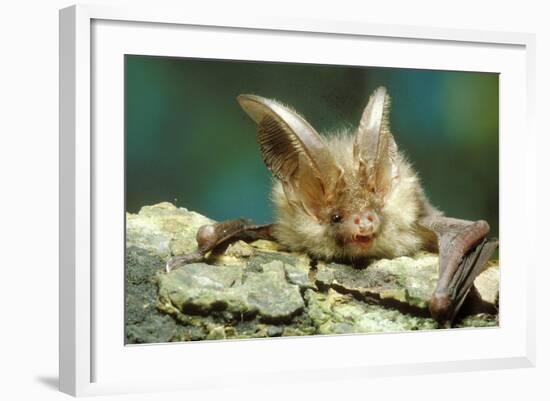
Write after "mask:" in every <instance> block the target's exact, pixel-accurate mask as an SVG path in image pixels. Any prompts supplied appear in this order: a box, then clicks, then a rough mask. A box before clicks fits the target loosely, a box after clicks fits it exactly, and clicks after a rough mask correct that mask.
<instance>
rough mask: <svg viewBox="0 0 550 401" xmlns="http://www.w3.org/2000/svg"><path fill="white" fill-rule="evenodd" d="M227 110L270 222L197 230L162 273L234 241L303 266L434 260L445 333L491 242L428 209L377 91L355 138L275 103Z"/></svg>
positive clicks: (436, 301)
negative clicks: (241, 135)
mask: <svg viewBox="0 0 550 401" xmlns="http://www.w3.org/2000/svg"><path fill="white" fill-rule="evenodd" d="M237 100H238V102H239V104H240V106H241V107H242V108H243V110H244V111H245V112H246V113H247V114H248V115H249V116H250V117H251V118H252V120H254V121H255V122H256V123H257V140H258V144H259V147H260V151H261V154H262V157H263V160H264V163H265V165H266V166H267V167H268V169H269V170H270V171H271V173H272V174H273V176H274V178H275V182H274V185H273V191H272V199H273V204H274V207H275V211H276V221H275V222H274V223H273V224H267V225H254V224H253V223H252V222H250V221H247V220H244V219H238V220H229V221H225V222H220V223H214V224H208V225H205V226H202V227H200V229H199V230H198V232H197V243H198V249H197V250H196V251H195V252H192V253H190V254H187V255H183V256H178V257H174V258H172V259H171V260H169V261H168V263H167V271H169V270H170V269H173V268H175V267H177V266H180V265H183V264H186V263H191V262H194V261H198V260H201V259H202V258H204V256H205V255H206V254H207V253H208V252H210V251H212V250H213V249H215V248H216V247H218V246H220V245H221V244H224V243H227V242H228V241H234V240H237V239H245V240H254V239H260V238H263V239H271V240H275V241H277V242H278V243H280V244H281V245H282V246H283V247H285V248H287V249H288V250H290V251H299V252H305V253H307V254H309V255H310V256H311V257H312V258H313V259H317V260H327V261H331V260H339V261H348V262H350V263H354V262H356V261H358V260H365V259H366V258H367V259H370V258H395V257H398V256H405V255H412V254H414V253H415V252H417V251H419V250H430V251H438V252H439V279H438V282H437V285H436V288H435V289H434V292H433V295H432V297H431V300H430V304H429V308H430V313H431V315H432V317H433V318H434V319H435V320H436V321H438V322H439V324H440V325H441V326H443V327H450V325H451V323H452V321H453V319H454V318H455V317H456V314H457V312H458V310H459V309H460V307H461V305H462V303H463V302H464V300H465V298H466V296H467V295H468V292H469V291H470V290H471V288H472V286H473V282H474V280H475V278H476V277H477V276H478V275H479V274H480V273H481V272H482V271H483V270H484V268H485V266H486V264H487V262H488V260H489V258H490V257H491V256H492V254H493V253H494V251H495V250H496V248H497V246H498V241H497V240H489V239H487V234H488V233H489V229H490V228H489V224H488V223H487V222H486V221H484V220H478V221H467V220H461V219H457V218H452V217H447V216H445V215H444V213H443V212H441V211H440V210H438V209H437V208H436V207H434V206H433V205H432V204H431V203H430V202H429V200H428V198H427V197H426V195H425V193H424V190H423V189H422V186H421V184H420V179H419V176H418V174H417V173H416V172H415V171H414V169H413V167H412V165H411V164H410V163H409V162H408V161H407V160H406V158H405V157H404V155H403V154H402V153H401V152H400V151H399V149H398V148H397V145H396V142H395V139H394V137H393V135H392V133H391V131H390V124H389V113H390V97H389V94H388V92H387V90H386V89H385V88H384V87H379V88H377V89H376V90H375V91H374V93H373V94H372V95H371V96H370V98H369V101H368V103H367V106H366V107H365V109H364V111H363V114H362V116H361V119H360V122H359V125H358V127H357V129H356V130H350V132H346V133H342V134H339V135H333V136H330V137H324V136H321V135H319V134H318V133H317V131H316V130H315V129H314V128H313V127H312V126H311V125H310V124H309V123H308V122H307V121H306V120H305V119H304V118H303V117H302V116H301V115H300V114H298V113H297V112H296V111H294V110H293V109H292V108H290V107H288V106H285V105H283V104H281V103H279V102H278V101H275V100H271V99H266V98H263V97H260V96H256V95H247V94H245V95H239V96H238V97H237Z"/></svg>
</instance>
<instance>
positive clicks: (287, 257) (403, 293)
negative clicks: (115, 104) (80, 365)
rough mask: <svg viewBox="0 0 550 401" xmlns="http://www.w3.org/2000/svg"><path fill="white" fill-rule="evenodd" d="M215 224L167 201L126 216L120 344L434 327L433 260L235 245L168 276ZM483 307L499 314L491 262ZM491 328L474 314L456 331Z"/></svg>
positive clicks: (488, 317) (489, 319) (492, 319)
mask: <svg viewBox="0 0 550 401" xmlns="http://www.w3.org/2000/svg"><path fill="white" fill-rule="evenodd" d="M211 222H212V220H210V219H208V218H207V217H204V216H202V215H200V214H198V213H196V212H192V211H188V210H186V209H184V208H178V207H176V206H174V205H172V204H170V203H167V202H164V203H160V204H157V205H152V206H144V207H143V208H142V209H141V210H140V211H139V213H137V214H130V213H128V214H127V217H126V226H127V232H126V260H127V262H126V343H148V342H149V343H150V342H166V341H188V340H219V339H230V338H253V337H277V336H302V335H312V334H341V333H370V332H388V331H392V332H393V331H406V330H425V329H435V328H437V324H436V322H435V321H434V320H432V319H431V318H430V315H429V311H428V306H427V305H428V302H429V299H430V296H431V292H432V291H433V288H434V287H435V283H436V282H437V275H438V255H437V254H430V253H425V252H422V253H418V254H417V255H413V256H411V257H401V258H395V259H391V260H390V259H382V260H378V261H370V262H368V263H365V265H364V266H349V265H345V264H338V263H328V262H323V261H316V263H314V262H313V261H312V260H310V258H309V257H308V256H307V255H305V254H300V253H292V252H287V251H285V250H284V249H281V247H280V246H279V245H278V244H277V243H275V242H271V241H265V240H258V241H254V242H251V243H246V242H243V241H236V242H234V243H231V244H228V245H227V246H226V247H225V249H221V250H219V251H217V252H215V253H212V254H210V255H208V256H207V258H206V259H205V260H204V261H203V262H202V263H193V264H187V265H184V266H181V267H179V268H177V269H175V270H172V271H171V272H169V273H165V272H164V265H165V263H166V261H167V260H168V259H169V258H170V257H171V256H177V255H182V254H185V253H188V252H191V251H193V250H195V249H196V247H197V244H196V241H195V235H196V232H197V230H198V228H199V227H200V226H201V225H203V224H208V223H211ZM475 285H476V287H477V290H478V293H479V297H480V298H481V299H482V300H483V303H484V304H485V306H487V305H490V306H493V309H494V310H495V311H496V310H497V309H498V289H499V269H498V265H497V264H496V263H494V262H493V263H491V266H490V267H489V268H488V269H487V270H486V271H485V272H483V273H482V274H481V275H480V276H479V277H478V278H477V280H476V282H475ZM496 325H498V316H496V315H495V314H494V313H493V314H491V313H487V308H486V309H485V310H483V311H479V310H477V311H474V312H472V314H471V315H470V316H465V317H463V318H461V319H458V321H457V322H456V323H455V327H489V326H496Z"/></svg>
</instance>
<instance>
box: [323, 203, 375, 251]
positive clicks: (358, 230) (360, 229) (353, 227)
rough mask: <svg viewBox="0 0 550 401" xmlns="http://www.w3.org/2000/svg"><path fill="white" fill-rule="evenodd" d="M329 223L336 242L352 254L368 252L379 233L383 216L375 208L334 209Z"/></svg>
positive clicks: (329, 217)
mask: <svg viewBox="0 0 550 401" xmlns="http://www.w3.org/2000/svg"><path fill="white" fill-rule="evenodd" d="M328 220H329V222H328V224H329V227H330V229H329V230H327V231H330V232H331V233H332V235H334V237H335V240H336V243H337V244H340V245H341V246H342V247H344V248H348V249H349V251H350V252H349V253H352V254H363V253H364V254H368V252H369V250H370V249H371V248H372V247H373V245H374V242H375V241H376V235H377V234H378V231H379V228H380V223H381V217H380V215H379V213H378V212H377V211H376V210H374V209H369V208H366V209H361V210H345V209H336V210H333V211H332V212H331V213H330V214H329V216H328Z"/></svg>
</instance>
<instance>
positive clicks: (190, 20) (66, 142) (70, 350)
mask: <svg viewBox="0 0 550 401" xmlns="http://www.w3.org/2000/svg"><path fill="white" fill-rule="evenodd" d="M94 19H103V20H116V21H134V22H150V23H168V24H184V25H195V26H209V27H232V28H241V29H262V30H266V29H267V30H277V31H291V32H309V33H315V34H344V35H358V36H377V37H387V38H404V39H419V40H426V39H427V40H439V41H453V42H467V43H471V44H476V43H491V44H504V45H522V46H524V47H525V50H526V63H527V68H526V70H527V77H526V87H527V104H526V106H527V133H526V138H525V142H526V143H527V144H528V148H530V149H536V148H535V144H536V136H535V133H534V110H535V103H534V102H535V96H534V94H535V35H534V34H529V33H515V32H494V31H478V30H463V29H450V28H431V27H430V28H429V27H421V26H408V25H385V24H384V25H383V24H370V23H367V22H363V21H339V20H338V21H336V20H313V19H296V18H290V17H289V18H286V17H284V18H283V17H272V16H265V15H263V16H261V15H260V16H257V15H246V16H244V17H234V16H231V17H226V16H221V17H220V16H219V15H212V14H211V13H210V14H205V13H203V14H200V13H193V14H190V13H186V12H185V10H184V9H183V8H180V9H176V10H165V9H158V8H154V7H151V8H147V7H132V8H119V7H112V6H104V5H101V6H100V5H74V6H71V7H68V8H64V9H62V10H60V12H59V51H60V54H59V98H60V100H59V107H60V109H59V183H60V187H59V199H60V203H59V215H60V220H59V389H60V391H62V392H65V393H68V394H71V395H73V396H80V395H91V394H98V393H105V392H106V391H105V390H107V391H109V390H111V391H110V392H112V390H113V387H110V386H109V387H108V388H106V389H104V390H103V391H102V390H101V387H102V385H101V384H100V383H92V382H93V377H92V374H93V369H92V357H91V353H92V349H93V338H92V336H91V330H92V327H93V321H92V313H91V312H92V311H91V305H92V303H91V294H92V292H91V287H92V285H93V283H92V271H91V267H92V244H91V232H92V230H93V223H92V214H93V205H92V202H91V195H92V190H93V188H92V173H93V168H92V165H91V152H92V141H91V139H92V138H91V65H92V60H91V50H92V49H91V34H90V32H91V23H92V20H94ZM527 170H528V171H529V172H532V173H533V174H531V175H530V176H531V177H533V178H532V181H530V182H527V183H526V186H528V187H529V188H530V189H531V190H532V191H533V193H535V189H536V176H535V174H534V172H535V171H536V159H535V158H534V157H533V158H530V160H529V161H528V166H527ZM528 224H529V225H530V228H531V229H533V231H535V230H534V229H535V222H534V221H530V222H529V223H528ZM532 247H533V249H531V250H530V251H531V252H532V251H534V250H535V249H534V245H532ZM526 267H527V269H528V272H529V275H528V280H527V286H528V294H529V295H528V299H527V306H528V311H527V339H528V341H527V344H526V355H525V357H523V358H506V359H498V360H478V361H472V362H473V364H470V363H460V364H458V363H455V364H452V365H449V364H446V365H445V366H442V364H441V363H437V364H436V363H433V364H415V365H414V368H415V369H414V370H415V371H414V372H412V373H413V374H429V373H434V372H436V371H437V372H442V371H443V372H458V371H467V370H474V369H476V370H480V369H498V368H515V367H534V366H535V308H534V305H535V299H536V294H535V287H536V281H535V277H534V273H535V265H534V264H533V260H532V259H531V261H530V262H529V263H528V264H527V266H526ZM412 367H413V366H411V368H412ZM387 368H388V369H383V371H382V372H380V371H379V370H378V371H377V372H375V374H374V376H391V375H392V374H394V371H393V370H392V368H393V367H392V366H387ZM373 373H374V372H373V370H372V369H370V368H367V369H357V370H356V371H355V372H348V377H349V376H351V377H364V376H365V375H366V376H373ZM314 375H315V374H314V372H309V373H307V374H305V375H304V376H306V377H310V376H314ZM98 386H99V388H98ZM117 390H118V391H116V392H120V389H117Z"/></svg>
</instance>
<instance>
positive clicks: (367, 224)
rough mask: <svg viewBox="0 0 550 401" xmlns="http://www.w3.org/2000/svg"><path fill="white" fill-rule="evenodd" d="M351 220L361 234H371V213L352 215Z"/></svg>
mask: <svg viewBox="0 0 550 401" xmlns="http://www.w3.org/2000/svg"><path fill="white" fill-rule="evenodd" d="M353 222H354V223H355V225H356V226H357V228H358V229H359V233H360V234H361V235H371V234H372V233H374V216H373V215H372V214H371V213H361V214H357V215H355V216H354V218H353Z"/></svg>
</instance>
